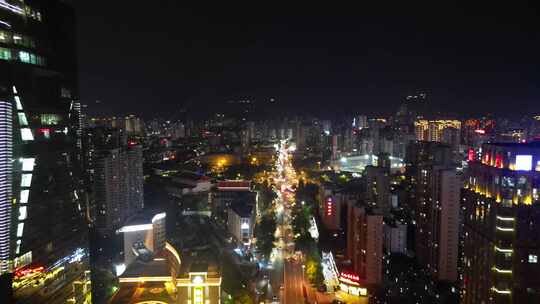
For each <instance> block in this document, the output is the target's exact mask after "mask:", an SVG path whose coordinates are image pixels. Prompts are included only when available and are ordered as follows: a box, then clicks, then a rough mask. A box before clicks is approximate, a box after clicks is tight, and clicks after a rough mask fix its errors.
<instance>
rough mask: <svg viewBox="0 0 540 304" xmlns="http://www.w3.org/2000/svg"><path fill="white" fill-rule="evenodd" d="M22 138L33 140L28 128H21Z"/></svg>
mask: <svg viewBox="0 0 540 304" xmlns="http://www.w3.org/2000/svg"><path fill="white" fill-rule="evenodd" d="M21 137H22V140H34V135H32V130H30V129H28V128H22V129H21Z"/></svg>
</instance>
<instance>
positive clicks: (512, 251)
mask: <svg viewBox="0 0 540 304" xmlns="http://www.w3.org/2000/svg"><path fill="white" fill-rule="evenodd" d="M468 156H469V170H468V173H467V176H466V178H465V189H464V190H463V195H462V205H463V219H464V254H463V303H467V304H468V303H539V302H540V263H539V260H538V257H539V256H540V249H539V248H540V237H539V233H538V231H539V230H540V144H539V143H530V144H516V143H508V144H484V145H483V146H482V149H481V150H480V149H479V150H478V151H474V150H471V151H470V153H468Z"/></svg>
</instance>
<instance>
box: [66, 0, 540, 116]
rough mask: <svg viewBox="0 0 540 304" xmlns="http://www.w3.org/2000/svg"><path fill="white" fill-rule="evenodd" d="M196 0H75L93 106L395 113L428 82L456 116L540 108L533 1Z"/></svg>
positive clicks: (539, 49)
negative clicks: (233, 105) (247, 104)
mask: <svg viewBox="0 0 540 304" xmlns="http://www.w3.org/2000/svg"><path fill="white" fill-rule="evenodd" d="M185 2H186V1H159V0H154V1H79V3H78V4H76V9H77V12H78V15H79V20H78V21H79V25H78V30H79V45H78V48H79V62H80V66H79V70H80V83H81V86H80V87H81V100H82V101H83V103H87V104H89V106H90V111H91V112H94V113H97V112H99V113H103V114H109V113H116V114H126V113H134V114H140V115H143V116H145V117H151V116H153V115H154V114H156V115H157V114H160V115H164V117H167V115H171V114H170V113H174V112H175V111H178V109H180V108H181V107H186V108H188V109H189V110H190V111H197V110H198V109H209V108H212V107H213V106H215V105H218V104H223V103H224V102H225V101H226V100H230V99H241V98H250V99H254V100H257V101H262V100H267V99H268V98H270V97H274V98H276V100H277V101H278V106H280V107H283V108H284V109H285V108H290V109H294V111H299V110H302V109H304V110H305V109H309V111H310V112H312V113H314V114H321V113H322V114H325V113H331V112H334V113H352V112H358V113H366V114H390V113H394V112H395V111H396V110H397V107H398V104H399V102H400V100H401V99H402V97H403V96H405V95H407V94H408V93H409V92H412V91H414V90H415V89H418V88H422V89H428V90H429V91H430V92H431V103H432V104H433V108H434V109H437V110H440V111H445V112H454V113H460V114H480V113H482V114H487V113H495V114H501V113H504V114H528V113H538V112H540V102H539V101H538V96H540V89H539V71H540V69H539V65H540V64H539V61H540V59H539V58H540V41H539V38H540V37H539V36H540V32H539V31H538V24H537V19H538V18H537V17H536V16H535V11H534V9H529V8H527V7H516V8H512V9H510V8H509V7H507V6H505V7H491V6H490V7H487V6H485V7H471V6H470V5H467V6H463V7H448V6H441V5H439V6H436V7H435V6H433V7H426V6H416V7H414V6H401V7H396V6H393V4H392V2H385V4H386V5H385V6H380V7H368V6H354V7H353V6H351V7H345V6H338V5H337V4H338V3H339V2H328V1H326V2H324V4H326V5H325V6H315V5H314V4H313V2H306V5H302V6H294V7H293V6H291V5H290V3H288V4H287V5H285V4H281V3H278V2H264V5H260V4H259V5H257V6H255V5H254V4H253V3H263V2H251V5H249V6H245V5H237V6H232V4H230V3H233V2H231V1H228V2H227V4H228V5H227V6H216V5H215V4H214V3H211V2H205V3H207V5H206V6H195V5H191V6H187V4H186V3H185ZM359 3H361V2H359ZM486 3H489V2H486ZM307 4H309V5H307ZM506 4H507V5H510V4H512V5H514V3H513V2H512V3H510V2H508V3H506ZM95 100H100V101H101V103H100V104H95Z"/></svg>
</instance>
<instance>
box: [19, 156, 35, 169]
mask: <svg viewBox="0 0 540 304" xmlns="http://www.w3.org/2000/svg"><path fill="white" fill-rule="evenodd" d="M22 163H23V164H22V170H23V171H33V170H34V165H35V164H36V159H35V158H23V159H22Z"/></svg>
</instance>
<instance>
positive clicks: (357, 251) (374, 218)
mask: <svg viewBox="0 0 540 304" xmlns="http://www.w3.org/2000/svg"><path fill="white" fill-rule="evenodd" d="M347 217H348V219H347V257H348V258H349V259H350V260H351V262H352V272H353V273H354V275H355V276H358V277H359V279H360V281H361V282H364V283H365V284H366V285H367V286H364V287H372V286H373V285H378V284H380V283H381V282H382V263H383V236H384V234H383V216H382V214H378V213H377V212H376V211H373V210H371V209H370V208H366V207H364V206H357V205H355V204H354V203H349V204H348V206H347Z"/></svg>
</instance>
